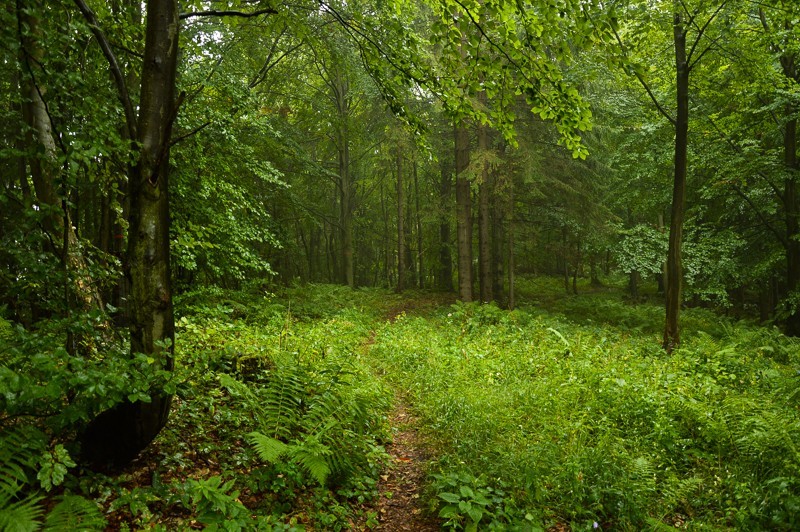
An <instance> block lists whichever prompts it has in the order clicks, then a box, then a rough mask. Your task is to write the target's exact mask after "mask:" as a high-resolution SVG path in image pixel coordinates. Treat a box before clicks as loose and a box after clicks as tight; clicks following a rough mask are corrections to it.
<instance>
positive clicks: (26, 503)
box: [0, 495, 43, 532]
mask: <svg viewBox="0 0 800 532" xmlns="http://www.w3.org/2000/svg"><path fill="white" fill-rule="evenodd" d="M41 500H42V497H41V496H39V495H31V496H28V497H26V498H24V499H22V500H21V501H17V502H15V503H10V499H9V500H0V530H3V531H4V532H29V531H32V530H37V529H38V528H39V518H40V517H41V515H42V512H43V509H42V507H41V506H39V501H41ZM9 503H10V504H9Z"/></svg>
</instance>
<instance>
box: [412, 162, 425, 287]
mask: <svg viewBox="0 0 800 532" xmlns="http://www.w3.org/2000/svg"><path fill="white" fill-rule="evenodd" d="M414 214H415V220H414V226H415V231H416V233H417V286H418V287H419V288H425V269H424V267H423V264H424V261H423V260H422V245H423V244H422V215H421V214H420V210H419V176H417V159H416V157H415V158H414Z"/></svg>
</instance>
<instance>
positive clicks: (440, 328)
mask: <svg viewBox="0 0 800 532" xmlns="http://www.w3.org/2000/svg"><path fill="white" fill-rule="evenodd" d="M548 304H549V306H550V310H549V311H545V310H542V309H541V308H540V307H530V308H527V309H525V310H521V311H514V312H504V311H501V310H498V309H496V308H494V307H491V306H477V305H463V304H457V305H454V306H452V307H451V308H448V309H444V310H441V311H439V312H437V313H434V314H433V315H430V316H427V317H425V318H419V317H410V316H409V317H406V318H403V319H401V320H399V321H397V322H395V323H393V324H391V325H386V326H385V327H384V328H383V329H382V330H381V332H380V333H379V334H378V335H377V338H376V344H375V346H374V347H373V349H372V351H371V353H372V358H373V364H374V366H375V367H376V369H377V370H378V371H379V372H381V373H382V374H384V375H386V377H387V378H388V379H389V380H390V382H392V383H393V384H394V385H395V386H398V387H400V388H402V389H403V390H404V391H405V392H406V393H407V394H408V395H409V396H410V397H412V400H413V401H414V403H415V405H416V407H417V408H418V409H419V411H420V413H421V414H422V416H423V423H425V424H426V425H427V427H429V429H430V431H432V433H433V434H434V435H435V437H436V438H437V441H438V445H439V448H440V449H441V451H442V454H441V456H440V458H439V463H438V464H437V468H438V470H439V474H440V475H444V476H445V477H447V476H448V475H449V476H450V477H453V476H455V477H458V476H461V477H463V478H466V479H467V480H465V481H464V483H465V485H468V484H470V482H472V480H469V479H482V480H481V481H482V482H485V483H488V485H490V486H492V485H493V486H495V487H501V488H502V489H503V491H504V493H506V494H507V495H506V497H505V498H506V499H507V500H506V501H505V503H507V504H506V506H507V507H508V508H507V509H506V510H504V511H503V512H502V515H501V516H500V517H498V515H499V514H498V515H484V516H483V517H482V518H481V519H482V520H481V521H480V526H481V527H485V526H490V525H491V522H492V521H494V522H495V524H496V526H498V527H503V526H510V525H511V524H515V526H522V524H526V525H530V524H531V523H533V522H535V523H538V526H542V527H544V526H548V525H553V524H555V523H563V522H567V523H570V524H571V525H572V526H573V528H578V529H580V528H584V527H589V528H592V527H594V526H595V525H597V526H598V527H602V528H608V529H612V528H613V529H621V530H640V529H642V528H646V527H649V528H653V529H657V528H660V527H668V526H669V525H679V524H686V523H688V524H690V525H691V526H692V527H695V528H704V527H708V528H711V529H716V528H722V529H724V528H731V527H732V528H739V529H747V530H753V529H781V528H783V529H793V528H796V527H797V526H798V525H800V522H798V519H800V517H798V515H800V514H798V510H800V506H798V505H799V504H800V498H799V497H798V496H797V495H795V494H796V493H800V491H799V490H798V488H800V475H799V474H798V473H800V469H799V468H800V455H798V448H797V444H796V442H798V441H800V416H799V415H798V405H800V403H798V399H800V396H799V395H800V394H799V393H798V384H800V382H798V378H797V367H798V362H800V360H798V343H797V342H796V341H795V340H790V339H787V338H785V337H783V336H782V335H780V334H779V333H777V332H776V331H774V330H769V329H762V328H758V327H754V326H748V325H746V324H744V323H731V322H727V321H725V320H723V319H721V318H719V317H717V316H714V315H713V314H711V313H709V312H707V311H702V310H700V311H696V310H691V311H687V312H686V313H685V314H684V327H685V334H684V337H685V340H684V344H683V346H682V347H681V348H680V349H679V350H677V351H676V352H675V353H673V355H672V356H667V355H666V354H664V353H663V352H662V351H661V349H660V348H659V342H658V340H659V338H658V331H659V329H660V326H659V327H657V324H658V321H659V320H658V315H657V312H656V307H654V306H650V305H646V306H632V305H628V304H626V303H624V302H622V301H621V300H620V298H619V296H614V295H612V294H608V293H605V294H600V295H598V294H591V295H588V296H578V297H575V296H573V297H569V298H562V300H558V299H557V298H555V297H553V298H551V299H550V300H549V301H548ZM554 312H555V313H554ZM448 490H449V491H447V492H446V493H450V492H451V491H452V486H451V487H450V488H448ZM447 497H450V496H449V495H448V496H447ZM450 498H452V497H450ZM438 499H439V502H440V503H441V504H440V506H443V511H444V509H446V508H447V506H451V505H444V502H447V499H444V497H443V496H441V494H440V496H439V497H438ZM443 500H444V502H442V501H443ZM464 507H465V508H466V507H467V506H466V505H465V506H464ZM445 513H446V515H448V516H449V515H450V514H451V513H452V512H451V511H447V512H445ZM471 519H472V518H471V517H470V516H469V514H468V512H466V511H462V512H461V515H459V516H457V517H456V518H453V519H450V521H449V522H451V524H453V525H454V526H456V527H459V526H464V527H466V526H468V525H470V524H471V522H472V521H471Z"/></svg>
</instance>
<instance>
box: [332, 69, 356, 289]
mask: <svg viewBox="0 0 800 532" xmlns="http://www.w3.org/2000/svg"><path fill="white" fill-rule="evenodd" d="M331 88H332V90H333V94H334V101H335V103H336V111H337V114H338V123H337V125H336V148H337V151H338V156H339V157H338V163H339V230H340V233H341V234H340V239H341V241H342V242H341V244H342V248H341V249H342V258H341V261H342V283H343V284H345V285H347V286H349V287H350V288H353V287H354V286H355V277H354V266H353V210H354V198H355V193H354V189H353V187H354V185H353V177H352V175H351V173H350V133H349V127H348V121H349V119H350V101H349V95H348V91H349V85H348V83H347V80H345V79H344V78H343V77H342V76H341V73H340V72H337V74H336V77H335V79H334V81H333V82H332V84H331Z"/></svg>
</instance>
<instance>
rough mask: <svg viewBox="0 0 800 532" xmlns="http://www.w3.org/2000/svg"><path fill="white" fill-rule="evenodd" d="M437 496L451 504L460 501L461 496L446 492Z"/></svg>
mask: <svg viewBox="0 0 800 532" xmlns="http://www.w3.org/2000/svg"><path fill="white" fill-rule="evenodd" d="M439 498H440V499H442V500H444V501H447V502H449V503H453V504H458V503H459V502H461V497H459V496H458V495H456V494H455V493H448V492H444V493H440V494H439Z"/></svg>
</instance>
